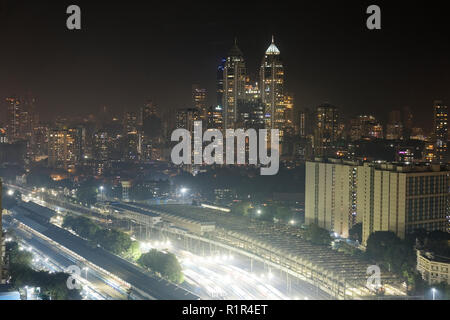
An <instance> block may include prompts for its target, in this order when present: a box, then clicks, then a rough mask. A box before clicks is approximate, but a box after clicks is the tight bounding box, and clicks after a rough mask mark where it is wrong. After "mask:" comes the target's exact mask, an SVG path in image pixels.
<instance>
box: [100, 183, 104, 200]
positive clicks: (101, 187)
mask: <svg viewBox="0 0 450 320" xmlns="http://www.w3.org/2000/svg"><path fill="white" fill-rule="evenodd" d="M103 189H104V187H103V186H100V192H101V193H102V201H105V199H104V198H103Z"/></svg>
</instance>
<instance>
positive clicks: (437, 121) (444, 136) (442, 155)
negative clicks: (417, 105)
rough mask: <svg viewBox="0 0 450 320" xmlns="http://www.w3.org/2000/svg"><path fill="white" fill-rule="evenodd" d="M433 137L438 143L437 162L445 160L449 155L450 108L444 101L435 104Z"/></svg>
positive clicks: (436, 143)
mask: <svg viewBox="0 0 450 320" xmlns="http://www.w3.org/2000/svg"><path fill="white" fill-rule="evenodd" d="M433 112H434V113H433V116H434V117H433V118H434V121H433V122H434V123H433V124H434V128H433V138H434V142H435V145H436V148H435V155H436V156H435V160H436V161H437V162H440V163H442V162H444V161H445V160H446V156H447V143H448V142H447V141H448V110H447V106H446V105H444V104H443V103H442V101H438V100H437V101H435V102H434V106H433Z"/></svg>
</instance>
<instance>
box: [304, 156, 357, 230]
mask: <svg viewBox="0 0 450 320" xmlns="http://www.w3.org/2000/svg"><path fill="white" fill-rule="evenodd" d="M357 170H358V163H356V162H355V163H352V162H345V163H343V162H341V161H340V160H337V159H330V160H329V161H317V162H310V161H308V162H306V190H305V192H306V193H305V223H306V224H307V225H310V224H317V225H318V226H319V227H321V228H324V229H327V230H329V231H332V232H336V233H338V234H340V235H342V236H344V237H348V235H349V230H350V229H351V228H352V226H353V225H354V224H355V223H357V222H360V220H361V217H360V216H357V211H356V204H357V203H356V191H357V188H356V182H357Z"/></svg>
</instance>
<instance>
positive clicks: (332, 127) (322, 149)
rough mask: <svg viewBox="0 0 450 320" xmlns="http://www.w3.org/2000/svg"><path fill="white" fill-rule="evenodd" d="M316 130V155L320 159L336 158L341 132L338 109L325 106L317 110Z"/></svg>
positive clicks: (328, 105)
mask: <svg viewBox="0 0 450 320" xmlns="http://www.w3.org/2000/svg"><path fill="white" fill-rule="evenodd" d="M315 116H316V119H315V120H316V121H315V124H316V126H315V128H314V154H315V155H316V156H320V157H328V156H334V151H335V149H336V142H337V140H338V131H339V123H338V119H339V115H338V108H337V107H335V106H332V105H330V104H323V105H321V106H318V107H317V109H316V115H315Z"/></svg>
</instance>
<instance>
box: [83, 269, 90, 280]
mask: <svg viewBox="0 0 450 320" xmlns="http://www.w3.org/2000/svg"><path fill="white" fill-rule="evenodd" d="M83 270H84V271H85V273H84V277H85V278H86V281H87V273H88V270H89V268H88V267H84V268H83Z"/></svg>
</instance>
